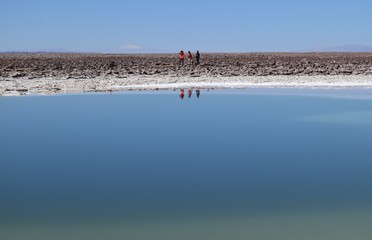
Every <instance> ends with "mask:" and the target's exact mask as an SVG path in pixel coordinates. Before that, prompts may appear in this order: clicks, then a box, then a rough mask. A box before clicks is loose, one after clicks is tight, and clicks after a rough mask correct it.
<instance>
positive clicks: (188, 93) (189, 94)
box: [187, 89, 192, 98]
mask: <svg viewBox="0 0 372 240" xmlns="http://www.w3.org/2000/svg"><path fill="white" fill-rule="evenodd" d="M191 95H192V89H189V91H188V92H187V96H189V98H191Z"/></svg>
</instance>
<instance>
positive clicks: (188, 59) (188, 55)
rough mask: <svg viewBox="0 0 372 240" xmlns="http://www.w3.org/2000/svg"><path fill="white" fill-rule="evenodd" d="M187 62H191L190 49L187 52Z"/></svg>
mask: <svg viewBox="0 0 372 240" xmlns="http://www.w3.org/2000/svg"><path fill="white" fill-rule="evenodd" d="M187 64H192V54H191V52H190V51H189V52H188V54H187Z"/></svg>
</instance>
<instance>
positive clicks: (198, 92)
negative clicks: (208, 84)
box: [196, 89, 200, 98]
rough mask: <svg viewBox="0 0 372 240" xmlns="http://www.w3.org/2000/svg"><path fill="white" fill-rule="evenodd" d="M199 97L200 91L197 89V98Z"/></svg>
mask: <svg viewBox="0 0 372 240" xmlns="http://www.w3.org/2000/svg"><path fill="white" fill-rule="evenodd" d="M199 96H200V90H199V89H196V97H197V98H199Z"/></svg>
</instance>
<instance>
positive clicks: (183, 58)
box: [179, 50, 185, 66]
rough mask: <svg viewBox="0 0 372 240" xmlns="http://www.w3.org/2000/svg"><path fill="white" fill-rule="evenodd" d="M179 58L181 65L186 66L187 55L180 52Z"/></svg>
mask: <svg viewBox="0 0 372 240" xmlns="http://www.w3.org/2000/svg"><path fill="white" fill-rule="evenodd" d="M179 57H180V65H182V66H183V65H184V64H185V53H184V52H183V50H181V51H180V52H179Z"/></svg>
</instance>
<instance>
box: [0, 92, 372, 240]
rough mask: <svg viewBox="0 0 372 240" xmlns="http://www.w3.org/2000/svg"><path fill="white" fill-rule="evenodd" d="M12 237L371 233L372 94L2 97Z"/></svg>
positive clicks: (0, 168)
mask: <svg viewBox="0 0 372 240" xmlns="http://www.w3.org/2000/svg"><path fill="white" fill-rule="evenodd" d="M0 114H1V117H0V132H1V135H0V150H1V151H0V239H7V240H8V239H17V240H18V239H21V240H22V239H38V240H42V239H58V240H59V239H61V240H62V239H108V240H110V239H128V240H137V239H138V240H147V239H149V240H150V239H151V240H152V239H159V240H160V239H161V240H167V239H169V240H170V239H172V240H174V239H179V240H183V239H185V240H186V239H193V240H199V239H200V240H202V239H203V240H208V239H213V240H218V239H229V240H235V239H236V240H238V239H239V240H240V239H283V240H287V239H317V240H322V239H324V240H326V239H327V240H329V239H337V240H340V239H353V240H357V239H370V238H371V236H372V228H371V225H372V174H371V170H372V147H371V146H372V92H370V91H369V90H235V91H213V92H205V91H202V92H201V96H200V98H196V96H195V95H193V96H192V97H191V98H187V96H186V97H185V98H184V99H183V100H181V99H180V98H179V96H178V92H153V93H122V94H113V95H108V94H107V95H106V94H95V95H64V96H29V97H5V98H4V97H3V98H0Z"/></svg>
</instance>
